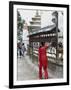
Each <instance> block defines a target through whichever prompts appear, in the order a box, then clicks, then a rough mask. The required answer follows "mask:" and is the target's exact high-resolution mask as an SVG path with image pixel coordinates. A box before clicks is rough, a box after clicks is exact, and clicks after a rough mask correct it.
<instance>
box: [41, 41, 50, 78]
mask: <svg viewBox="0 0 71 90" xmlns="http://www.w3.org/2000/svg"><path fill="white" fill-rule="evenodd" d="M47 48H48V45H47V43H44V42H41V46H40V47H39V79H42V68H43V70H44V78H45V79H47V78H48V71H47V67H48V57H47V55H46V49H47Z"/></svg>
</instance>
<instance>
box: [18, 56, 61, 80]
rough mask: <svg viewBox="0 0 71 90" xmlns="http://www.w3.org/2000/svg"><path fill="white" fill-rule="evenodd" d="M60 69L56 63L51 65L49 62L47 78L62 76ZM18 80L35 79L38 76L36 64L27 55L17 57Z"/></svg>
mask: <svg viewBox="0 0 71 90" xmlns="http://www.w3.org/2000/svg"><path fill="white" fill-rule="evenodd" d="M56 69H57V71H56ZM59 70H62V68H61V69H59V68H58V67H56V65H52V64H51V63H49V65H48V76H49V77H48V78H49V79H52V78H60V77H62V72H61V71H59ZM17 74H18V80H37V79H39V77H38V65H36V64H34V63H32V60H31V59H30V58H29V56H27V55H25V57H21V59H20V57H18V72H17Z"/></svg>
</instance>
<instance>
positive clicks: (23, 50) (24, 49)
mask: <svg viewBox="0 0 71 90" xmlns="http://www.w3.org/2000/svg"><path fill="white" fill-rule="evenodd" d="M25 51H26V48H25V45H24V43H23V44H22V55H23V56H24V53H25Z"/></svg>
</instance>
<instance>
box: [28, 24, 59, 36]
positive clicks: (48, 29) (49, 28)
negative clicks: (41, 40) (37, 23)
mask: <svg viewBox="0 0 71 90" xmlns="http://www.w3.org/2000/svg"><path fill="white" fill-rule="evenodd" d="M55 32H56V26H55V25H50V26H46V27H43V28H40V29H39V30H36V31H35V32H31V33H30V34H29V36H33V35H40V34H46V33H48V34H49V33H55ZM58 32H60V30H59V29H58Z"/></svg>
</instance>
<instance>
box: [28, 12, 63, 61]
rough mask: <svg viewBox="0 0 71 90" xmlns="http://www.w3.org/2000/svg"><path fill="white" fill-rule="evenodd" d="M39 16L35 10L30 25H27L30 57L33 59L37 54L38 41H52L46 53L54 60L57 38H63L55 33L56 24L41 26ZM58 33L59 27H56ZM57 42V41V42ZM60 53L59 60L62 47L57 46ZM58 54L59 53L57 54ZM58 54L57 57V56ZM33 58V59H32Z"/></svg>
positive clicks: (61, 57)
mask: <svg viewBox="0 0 71 90" xmlns="http://www.w3.org/2000/svg"><path fill="white" fill-rule="evenodd" d="M41 21H42V20H41V16H40V15H39V13H38V11H37V12H36V15H35V17H33V18H32V21H30V26H29V35H28V37H29V47H30V49H29V52H30V54H31V57H33V58H34V59H35V57H37V56H38V48H39V43H40V42H42V41H44V42H48V43H51V42H52V43H53V44H52V48H50V49H48V51H47V55H48V58H51V59H54V60H56V54H57V53H56V46H57V45H58V44H57V43H56V42H57V39H58V41H59V39H61V40H63V37H62V36H58V38H57V35H56V25H55V24H53V25H48V26H45V27H42V28H41ZM59 33H60V29H59V28H58V34H59ZM58 43H59V42H58ZM59 53H62V55H61V56H60V60H61V59H62V60H63V47H61V48H58V54H59ZM59 55H60V54H59ZM59 55H58V57H59ZM34 59H33V60H34Z"/></svg>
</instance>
